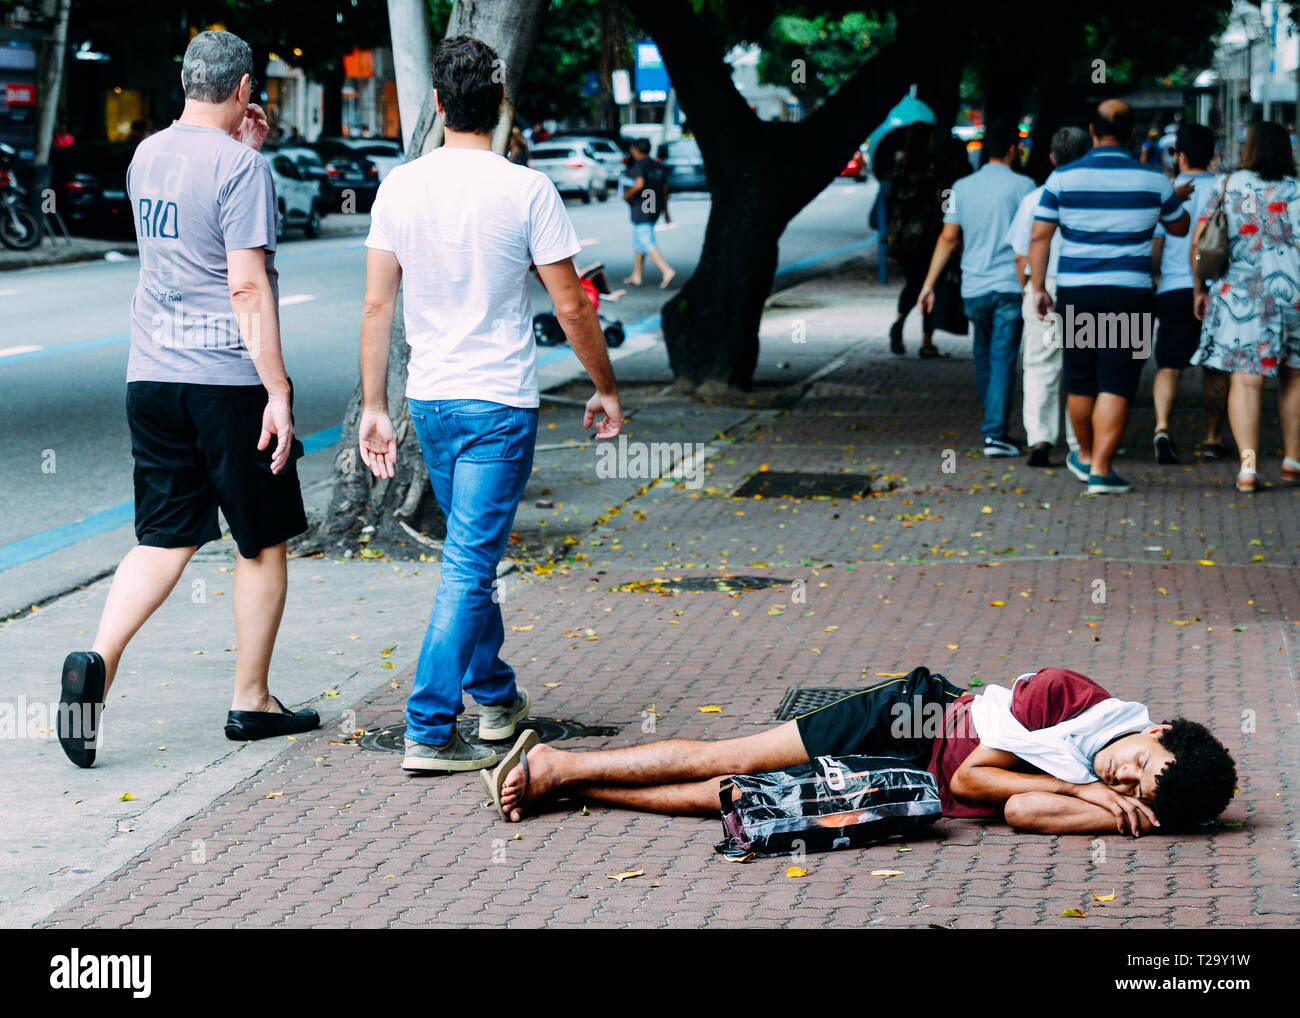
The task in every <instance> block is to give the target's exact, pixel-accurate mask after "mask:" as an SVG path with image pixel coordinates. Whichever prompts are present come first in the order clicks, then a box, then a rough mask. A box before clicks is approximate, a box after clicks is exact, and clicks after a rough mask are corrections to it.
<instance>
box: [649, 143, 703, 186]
mask: <svg viewBox="0 0 1300 1018" xmlns="http://www.w3.org/2000/svg"><path fill="white" fill-rule="evenodd" d="M660 151H661V152H662V153H663V160H662V161H663V164H664V165H665V166H666V167H668V189H669V191H707V190H708V189H709V178H708V177H707V176H705V173H704V157H703V156H702V155H700V146H699V143H698V142H696V140H695V139H694V138H679V139H677V140H676V141H670V142H668V144H666V145H664V146H662V148H661V149H660Z"/></svg>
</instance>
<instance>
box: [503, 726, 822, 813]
mask: <svg viewBox="0 0 1300 1018" xmlns="http://www.w3.org/2000/svg"><path fill="white" fill-rule="evenodd" d="M807 762H808V751H807V750H805V749H804V745H803V740H802V739H801V738H800V737H799V727H798V725H797V724H796V723H795V722H794V721H787V722H785V723H784V724H781V725H778V726H777V727H775V728H769V729H767V730H766V731H763V732H759V733H758V734H757V735H746V736H742V737H741V738H737V739H723V740H721V741H719V742H704V741H696V740H688V739H666V740H663V741H660V742H650V743H646V744H645V745H643V746H628V747H627V748H625V749H606V750H593V751H592V752H588V753H583V752H575V751H566V750H560V749H554V748H553V747H551V746H547V745H544V744H543V745H540V746H535V747H534V748H533V749H532V750H530V751H529V753H528V770H529V783H528V794H527V798H526V799H525V797H524V795H523V787H524V772H523V768H522V767H516V768H515V769H514V770H513V771H511V772H510V774H509V775H508V776H507V778H506V783H505V786H504V788H502V791H501V807H502V809H503V810H505V812H506V815H507V816H508V817H509V818H510V819H511V820H512V821H514V822H518V821H519V820H521V819H522V817H523V813H522V811H521V807H522V806H523V805H524V804H525V803H526V802H527V801H529V800H532V801H535V800H538V799H541V798H543V797H545V796H547V795H554V794H557V793H559V792H564V791H568V790H569V789H572V788H575V787H577V786H585V787H586V789H587V792H588V794H590V793H591V792H592V790H593V789H595V790H597V791H598V792H600V794H603V795H605V796H607V798H602V799H601V800H600V801H602V802H607V801H611V798H612V797H613V796H616V795H618V794H619V791H618V789H616V788H611V787H610V786H629V785H631V786H640V787H641V789H642V790H643V791H644V790H646V789H657V788H658V786H664V785H670V786H677V785H684V784H689V783H699V782H708V781H709V780H710V779H714V778H721V777H727V776H730V775H732V774H752V773H755V772H757V771H771V770H777V769H779V768H782V767H791V766H793V765H794V764H798V763H807ZM627 790H628V789H627V788H626V787H624V789H623V791H627ZM660 792H661V795H664V794H669V793H663V792H662V790H660ZM671 794H672V795H680V796H682V798H681V799H680V800H678V799H671V800H668V799H664V800H662V801H664V802H669V803H670V804H675V803H678V802H680V803H682V804H685V805H688V806H689V805H692V804H696V803H698V802H699V801H700V799H699V797H700V796H701V795H702V794H703V793H702V792H701V791H700V790H698V789H697V790H696V791H695V792H694V793H690V792H686V793H671ZM651 801H660V800H659V799H657V798H656V797H655V796H653V795H649V794H647V795H645V796H640V797H638V796H628V797H626V798H624V799H623V800H621V802H620V803H619V804H622V803H626V804H628V805H631V806H632V808H639V807H640V806H644V805H646V804H647V803H648V802H651ZM714 801H715V802H716V784H715V785H714ZM667 811H668V810H664V809H662V808H661V809H657V810H655V812H667ZM690 812H691V813H692V815H693V814H694V810H691V811H690Z"/></svg>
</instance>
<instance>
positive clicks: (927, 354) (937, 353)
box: [918, 346, 952, 361]
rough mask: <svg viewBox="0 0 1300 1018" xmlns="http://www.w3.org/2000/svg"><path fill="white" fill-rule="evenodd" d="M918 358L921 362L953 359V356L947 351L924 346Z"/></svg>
mask: <svg viewBox="0 0 1300 1018" xmlns="http://www.w3.org/2000/svg"><path fill="white" fill-rule="evenodd" d="M918 356H919V357H920V358H921V360H924V361H928V360H930V359H932V358H935V357H951V356H952V354H950V353H949V352H948V351H947V350H940V349H939V348H938V347H937V346H931V347H924V346H923V347H921V350H920V353H919V354H918Z"/></svg>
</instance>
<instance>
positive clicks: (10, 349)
mask: <svg viewBox="0 0 1300 1018" xmlns="http://www.w3.org/2000/svg"><path fill="white" fill-rule="evenodd" d="M40 349H43V348H42V347H39V346H4V347H0V357H12V356H13V355H14V354H16V353H34V352H35V351H37V350H40Z"/></svg>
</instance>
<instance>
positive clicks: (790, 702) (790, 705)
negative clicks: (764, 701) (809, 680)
mask: <svg viewBox="0 0 1300 1018" xmlns="http://www.w3.org/2000/svg"><path fill="white" fill-rule="evenodd" d="M861 692H862V690H861V689H844V688H842V687H838V686H837V687H831V686H791V687H790V688H789V689H787V690H786V691H785V699H784V700H782V701H781V706H780V707H778V708H777V709H776V719H777V720H778V721H793V720H794V719H795V718H797V717H799V716H800V715H801V714H808V713H810V712H811V711H815V710H817V709H818V708H819V707H825V706H826V705H827V704H832V703H834V702H835V701H836V700H843V699H844V698H845V697H846V696H852V695H853V694H854V693H861Z"/></svg>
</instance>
